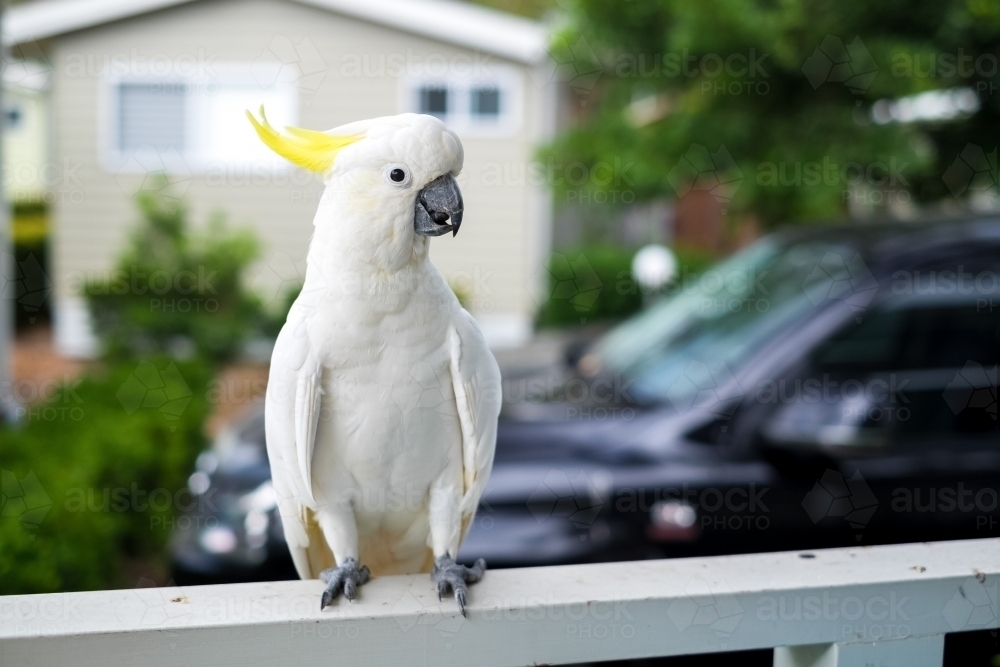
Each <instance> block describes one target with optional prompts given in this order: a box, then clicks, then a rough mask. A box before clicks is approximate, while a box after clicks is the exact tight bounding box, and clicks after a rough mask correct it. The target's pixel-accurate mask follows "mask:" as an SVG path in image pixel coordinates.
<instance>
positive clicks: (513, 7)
mask: <svg viewBox="0 0 1000 667" xmlns="http://www.w3.org/2000/svg"><path fill="white" fill-rule="evenodd" d="M474 2H475V4H477V5H483V6H486V7H489V8H491V9H497V10H500V11H502V12H508V13H510V14H520V15H521V16H526V17H528V18H534V19H537V18H542V17H543V16H545V14H546V13H548V12H551V11H552V10H554V9H555V7H556V2H555V0H474Z"/></svg>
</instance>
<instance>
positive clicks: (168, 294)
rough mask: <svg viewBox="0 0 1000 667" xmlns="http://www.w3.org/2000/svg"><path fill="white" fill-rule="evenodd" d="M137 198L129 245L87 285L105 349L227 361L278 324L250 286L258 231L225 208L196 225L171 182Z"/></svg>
mask: <svg viewBox="0 0 1000 667" xmlns="http://www.w3.org/2000/svg"><path fill="white" fill-rule="evenodd" d="M136 202H137V204H138V206H139V210H140V212H141V215H142V220H141V223H140V224H139V226H138V227H137V228H136V230H135V231H134V233H133V235H132V238H131V240H130V243H129V246H128V247H127V249H126V250H125V251H124V253H123V254H122V255H121V257H120V258H119V260H118V261H117V263H116V265H115V268H114V270H113V271H112V272H111V274H110V275H109V276H106V277H102V278H100V279H97V280H91V281H90V282H88V283H87V284H86V285H85V287H84V290H85V293H86V295H87V297H88V300H89V303H90V308H91V312H92V313H93V316H94V320H95V323H96V330H97V331H98V332H99V334H100V336H101V338H102V343H103V344H104V348H105V352H106V354H108V355H111V356H112V357H115V358H127V357H132V356H136V355H148V354H169V355H171V356H174V357H179V358H185V357H191V356H196V355H197V356H200V357H202V358H206V359H209V360H213V361H225V360H228V359H231V358H232V357H234V356H235V355H236V354H238V353H239V351H240V349H241V346H242V344H243V343H244V342H245V341H246V340H247V339H248V338H249V337H251V336H253V335H254V334H255V333H261V332H265V331H269V330H270V329H273V328H274V327H273V326H272V325H271V323H270V322H269V320H268V316H267V314H266V313H265V312H264V309H263V307H262V305H261V303H260V300H259V299H258V298H257V297H256V296H255V295H254V294H253V293H251V292H250V291H249V290H248V289H247V288H246V286H245V274H246V271H247V269H248V267H249V266H250V264H251V263H252V262H253V260H254V259H255V258H256V257H257V253H258V244H257V241H256V239H255V237H254V235H253V234H252V233H251V232H248V231H233V230H230V229H228V228H227V226H226V224H225V221H224V219H223V217H222V216H221V215H215V216H213V217H212V218H211V219H210V220H209V222H208V225H207V226H206V228H205V230H204V231H199V232H192V231H190V230H189V229H188V223H187V208H186V206H185V204H184V202H183V201H182V200H180V199H176V198H172V197H170V196H169V193H168V192H167V191H166V189H165V188H160V189H157V190H145V191H142V192H140V193H139V194H138V195H137V197H136ZM282 320H283V318H282Z"/></svg>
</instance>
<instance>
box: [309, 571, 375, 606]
mask: <svg viewBox="0 0 1000 667" xmlns="http://www.w3.org/2000/svg"><path fill="white" fill-rule="evenodd" d="M319 578H320V580H322V581H323V582H324V583H325V584H326V588H325V589H324V590H323V594H322V595H321V596H320V599H319V608H320V610H321V611H322V610H323V609H325V608H326V606H327V605H328V604H330V603H331V602H333V600H334V598H336V597H337V596H338V595H340V593H341V592H343V593H344V597H345V598H347V599H348V600H353V599H355V598H356V597H357V596H358V586H360V585H362V584H364V583H365V582H367V581H368V580H369V579H370V578H371V571H370V570H369V569H368V566H366V565H363V566H361V567H360V568H359V567H358V561H357V559H355V558H345V559H344V562H343V563H342V564H341V565H340V566H339V567H331V568H330V569H328V570H323V571H322V572H320V575H319Z"/></svg>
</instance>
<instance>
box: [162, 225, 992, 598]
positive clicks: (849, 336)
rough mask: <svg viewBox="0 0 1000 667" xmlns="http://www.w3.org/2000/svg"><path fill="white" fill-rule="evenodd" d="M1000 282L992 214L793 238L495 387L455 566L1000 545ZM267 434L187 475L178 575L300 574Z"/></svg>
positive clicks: (784, 237) (256, 433) (253, 431)
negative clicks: (288, 547) (476, 504)
mask: <svg viewBox="0 0 1000 667" xmlns="http://www.w3.org/2000/svg"><path fill="white" fill-rule="evenodd" d="M998 276H1000V218H997V217H982V218H976V219H967V220H949V221H940V222H931V223H906V224H904V223H887V224H878V225H876V224H872V225H864V226H862V225H852V226H844V227H836V228H822V229H793V230H787V231H784V232H780V233H776V234H773V235H771V236H768V237H766V238H764V239H762V240H761V241H759V242H758V243H756V244H755V245H753V246H751V247H750V248H748V249H746V250H744V251H743V252H740V253H738V254H737V255H735V256H733V257H732V258H730V259H729V260H727V261H725V262H723V263H721V264H719V265H717V266H715V267H713V268H712V269H710V270H709V271H707V272H705V273H704V274H702V275H701V276H699V277H698V278H696V279H694V280H692V281H690V282H689V284H681V285H677V286H676V287H675V289H674V291H673V292H672V293H671V294H670V295H668V296H667V297H665V298H663V299H662V300H661V301H659V302H658V303H656V304H655V305H653V306H651V307H650V308H649V309H647V310H646V311H644V312H643V313H641V314H639V315H638V316H636V317H634V318H632V319H630V320H628V321H626V322H624V323H622V324H621V325H619V326H618V327H616V328H614V329H612V330H611V331H609V332H608V333H607V334H605V335H603V336H601V337H600V338H598V339H597V340H596V341H594V342H593V343H592V344H591V345H589V346H587V347H586V348H585V349H581V347H580V346H579V345H575V346H573V347H572V349H571V350H570V352H569V354H568V356H567V362H566V363H562V364H553V365H549V366H546V367H541V368H536V369H534V370H533V371H531V372H525V371H524V370H523V369H521V370H520V371H518V372H517V373H506V374H505V377H504V392H505V405H504V411H503V414H502V421H501V425H500V431H499V436H498V442H497V454H496V461H495V464H494V469H493V474H492V477H491V479H490V483H489V486H488V488H487V491H486V493H485V495H484V496H483V499H482V503H481V506H480V510H479V512H478V514H477V517H476V520H475V523H474V525H473V527H472V529H471V531H470V533H469V536H468V539H467V540H466V542H465V544H464V545H463V548H462V551H461V554H460V556H461V558H463V559H472V558H477V557H484V558H486V559H487V560H488V561H489V562H490V564H491V565H492V566H521V565H541V564H555V563H568V562H587V561H601V560H621V559H642V558H662V557H673V556H688V555H710V554H723V553H740V552H753V551H772V550H785V549H814V548H819V547H830V546H846V545H856V544H875V543H889V542H902V541H919V540H938V539H954V538H962V537H991V536H996V535H998V534H1000V509H998V491H1000V437H998V435H1000V434H998V431H997V363H998V361H1000V287H998ZM262 420H263V417H262V416H260V415H257V416H255V417H253V418H252V419H251V420H250V421H249V422H248V423H247V424H245V425H244V426H243V427H242V428H241V429H239V430H238V431H236V432H235V434H234V435H231V436H229V439H228V444H227V443H226V442H223V443H221V444H220V445H219V446H218V447H217V448H216V449H217V451H216V452H215V453H210V454H206V455H205V457H204V460H203V461H201V463H200V466H199V471H197V472H196V473H195V476H194V477H193V478H192V479H193V482H194V484H193V488H192V490H193V491H200V492H201V493H202V494H207V493H214V494H215V496H214V497H215V500H214V503H213V504H214V505H215V507H216V511H215V512H211V513H208V514H205V515H203V516H197V517H192V520H191V521H190V522H189V526H188V529H187V530H179V531H178V534H177V536H176V540H175V548H174V563H175V569H176V570H177V573H176V574H177V577H178V579H179V580H183V579H192V578H200V580H206V579H207V580H215V579H214V577H217V576H221V573H227V574H228V575H229V576H232V574H233V573H234V572H239V573H241V574H240V575H239V576H242V577H245V578H248V579H250V578H274V577H275V576H279V575H287V576H294V572H293V571H292V570H291V569H290V565H289V563H288V559H287V555H286V554H285V553H284V546H283V544H282V541H281V531H280V528H279V527H278V525H277V522H278V520H277V517H276V515H275V513H274V511H273V499H271V500H270V505H269V504H268V502H267V498H268V497H269V496H268V489H269V482H268V474H267V463H266V452H265V450H264V441H263V421H262ZM249 452H253V453H252V454H250V453H249ZM206 505H207V504H206ZM261 517H264V518H263V519H262V518H261ZM209 524H211V525H209ZM282 568H285V569H282Z"/></svg>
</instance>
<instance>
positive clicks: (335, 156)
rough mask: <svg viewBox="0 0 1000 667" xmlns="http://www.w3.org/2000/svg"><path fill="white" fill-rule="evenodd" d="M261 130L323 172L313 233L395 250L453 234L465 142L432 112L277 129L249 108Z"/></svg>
mask: <svg viewBox="0 0 1000 667" xmlns="http://www.w3.org/2000/svg"><path fill="white" fill-rule="evenodd" d="M247 115H248V116H249V117H250V121H251V122H252V123H253V125H254V128H255V129H256V130H257V134H258V135H259V136H260V138H261V139H262V140H263V141H264V143H266V144H267V145H268V146H270V147H271V149H272V150H274V151H275V152H276V153H278V154H279V155H281V156H282V157H285V158H286V159H288V160H289V161H291V162H292V163H294V164H296V165H298V166H300V167H303V168H305V169H308V170H310V171H314V172H318V173H322V174H323V175H324V178H325V180H326V191H325V192H324V195H323V199H322V200H321V201H320V205H319V209H318V211H317V213H316V219H315V225H316V228H317V230H316V234H317V238H320V237H328V235H333V236H335V237H337V238H339V239H340V240H344V241H347V242H349V244H350V245H351V246H353V247H355V248H357V247H367V248H373V249H380V250H381V251H382V252H386V251H390V250H392V249H395V250H396V253H395V254H399V253H401V252H404V251H406V250H407V248H406V246H407V245H409V246H410V248H412V247H413V246H414V245H415V244H417V245H420V246H423V247H425V246H426V240H427V237H431V236H440V235H441V234H445V233H447V232H451V233H452V234H453V235H454V234H458V229H459V227H460V226H461V225H462V214H463V202H462V193H461V191H460V190H459V188H458V184H457V183H456V182H455V177H456V176H457V175H458V173H459V172H460V171H461V170H462V161H463V159H464V153H463V150H462V142H461V141H459V139H458V137H457V136H456V135H455V133H454V132H452V131H451V130H449V129H448V128H447V127H446V126H445V124H444V123H442V122H441V121H440V120H438V119H437V118H435V117H433V116H426V115H420V114H412V113H408V114H401V115H398V116H385V117H382V118H374V119H372V120H365V121H359V122H356V123H350V124H348V125H343V126H341V127H338V128H335V129H333V130H329V131H327V132H315V131H312V130H302V129H298V128H294V127H287V128H285V129H286V132H287V134H279V133H278V132H277V131H276V130H274V128H272V127H271V125H270V124H269V123H268V122H267V119H266V118H265V117H264V110H263V108H261V119H260V121H258V120H257V119H256V118H254V117H253V115H252V114H250V113H249V112H248V113H247Z"/></svg>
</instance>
